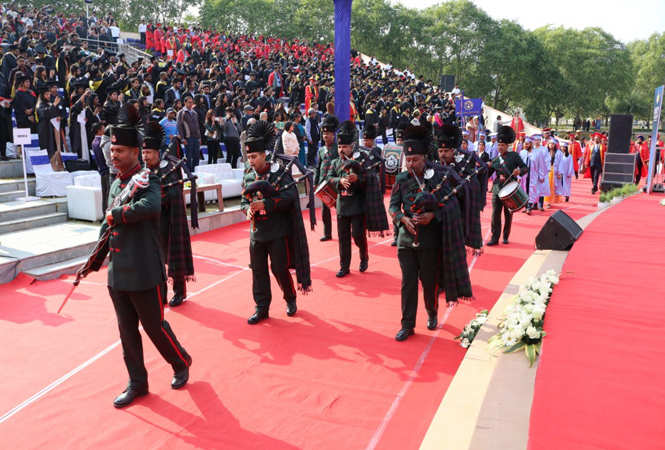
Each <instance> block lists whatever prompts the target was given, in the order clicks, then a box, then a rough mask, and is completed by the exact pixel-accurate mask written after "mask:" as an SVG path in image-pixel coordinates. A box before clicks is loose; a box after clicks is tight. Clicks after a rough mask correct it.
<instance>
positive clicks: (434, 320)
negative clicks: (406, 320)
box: [427, 316, 439, 330]
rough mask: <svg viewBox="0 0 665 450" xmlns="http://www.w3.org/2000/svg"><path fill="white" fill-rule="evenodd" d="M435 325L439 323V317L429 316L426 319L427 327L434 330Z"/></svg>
mask: <svg viewBox="0 0 665 450" xmlns="http://www.w3.org/2000/svg"><path fill="white" fill-rule="evenodd" d="M437 325H439V319H438V318H437V317H436V316H429V318H428V319H427V329H428V330H436V327H437Z"/></svg>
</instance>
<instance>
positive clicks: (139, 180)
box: [57, 169, 150, 314]
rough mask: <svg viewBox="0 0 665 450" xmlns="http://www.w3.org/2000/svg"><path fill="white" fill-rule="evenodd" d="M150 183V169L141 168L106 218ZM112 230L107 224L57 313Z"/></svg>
mask: <svg viewBox="0 0 665 450" xmlns="http://www.w3.org/2000/svg"><path fill="white" fill-rule="evenodd" d="M149 185H150V170H149V169H141V170H140V171H139V172H138V173H137V174H135V175H134V176H133V177H132V178H131V179H130V180H129V182H128V183H127V186H125V188H124V189H123V190H122V191H121V192H120V194H118V195H117V196H116V197H115V198H114V199H113V202H112V203H111V205H109V207H108V209H107V210H106V214H104V219H106V216H107V215H108V214H109V213H110V212H111V211H113V209H115V208H118V207H120V206H123V205H126V204H128V203H129V202H131V201H132V199H133V198H134V196H135V195H136V193H137V192H139V191H141V190H143V189H146V188H147V187H148V186H149ZM112 231H113V225H109V226H107V227H106V230H105V231H104V233H103V234H102V235H101V236H100V237H99V239H98V240H97V244H95V247H94V248H93V249H92V252H90V255H88V259H87V261H86V262H85V264H83V265H82V266H81V267H80V268H79V270H78V271H77V272H76V279H75V280H74V283H73V286H72V288H71V290H70V291H69V293H68V294H67V296H66V297H65V299H64V300H63V302H62V304H61V305H60V307H59V308H58V312H57V314H60V311H62V308H63V307H64V306H65V303H67V300H69V297H71V296H72V294H73V293H74V289H76V286H78V285H79V283H80V282H81V279H82V278H84V277H85V275H87V272H88V271H90V268H91V267H92V264H93V262H94V261H95V260H96V259H97V258H98V257H99V253H100V252H101V251H102V250H103V249H104V248H105V247H106V244H107V243H108V240H109V237H110V236H111V232H112Z"/></svg>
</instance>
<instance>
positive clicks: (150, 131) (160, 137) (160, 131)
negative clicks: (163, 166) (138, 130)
mask: <svg viewBox="0 0 665 450" xmlns="http://www.w3.org/2000/svg"><path fill="white" fill-rule="evenodd" d="M164 136H165V133H164V128H162V126H161V125H160V124H159V122H156V121H154V120H151V121H149V122H148V123H147V124H146V126H145V129H144V130H143V148H144V149H148V150H156V151H159V150H160V149H161V148H162V143H163V142H164Z"/></svg>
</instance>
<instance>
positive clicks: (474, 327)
mask: <svg viewBox="0 0 665 450" xmlns="http://www.w3.org/2000/svg"><path fill="white" fill-rule="evenodd" d="M487 314H488V311H487V310H486V309H483V310H482V311H480V312H479V313H476V317H474V318H473V319H471V321H470V322H469V323H467V324H466V325H465V326H464V330H462V332H461V333H460V334H459V336H457V337H456V338H455V339H456V340H457V339H459V341H460V345H461V346H462V347H464V348H469V346H470V345H471V343H472V342H473V339H474V338H475V337H476V334H478V330H480V327H482V326H483V324H484V323H485V322H487Z"/></svg>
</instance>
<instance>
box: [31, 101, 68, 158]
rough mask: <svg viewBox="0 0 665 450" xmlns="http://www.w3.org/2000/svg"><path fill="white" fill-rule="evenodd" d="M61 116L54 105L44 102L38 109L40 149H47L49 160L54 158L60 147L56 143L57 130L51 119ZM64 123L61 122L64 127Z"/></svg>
mask: <svg viewBox="0 0 665 450" xmlns="http://www.w3.org/2000/svg"><path fill="white" fill-rule="evenodd" d="M59 116H60V110H59V109H58V107H57V106H54V105H53V104H52V103H47V102H42V103H41V104H40V105H39V108H37V119H38V121H39V122H38V124H37V132H38V134H39V148H40V149H42V150H43V149H46V151H47V152H48V157H49V159H51V158H53V155H55V152H56V151H57V150H58V147H57V145H56V143H55V133H56V130H55V129H54V128H53V125H52V124H51V119H53V118H55V117H59ZM62 124H63V122H62V120H61V121H60V125H61V126H62Z"/></svg>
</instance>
